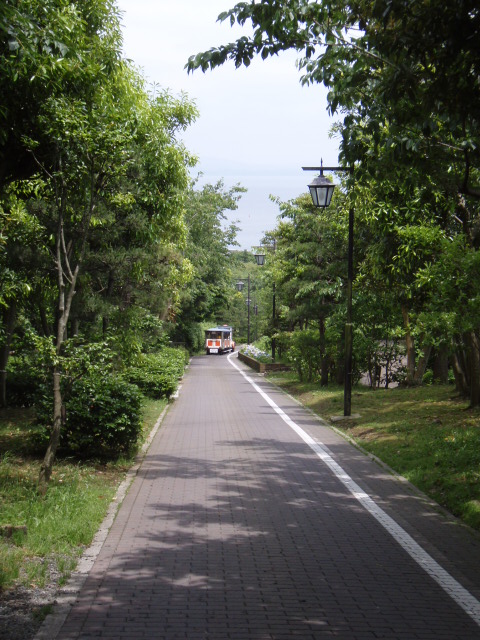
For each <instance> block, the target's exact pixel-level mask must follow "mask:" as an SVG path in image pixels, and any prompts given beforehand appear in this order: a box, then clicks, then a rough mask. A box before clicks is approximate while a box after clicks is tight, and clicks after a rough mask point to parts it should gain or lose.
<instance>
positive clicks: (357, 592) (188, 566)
mask: <svg viewBox="0 0 480 640" xmlns="http://www.w3.org/2000/svg"><path fill="white" fill-rule="evenodd" d="M237 363H238V361H237V359H236V358H235V364H237ZM239 366H240V367H242V368H244V367H243V365H239ZM249 375H252V377H255V379H256V380H257V381H258V383H259V385H260V386H261V387H262V389H264V390H266V391H267V393H268V394H269V395H270V396H271V397H272V398H274V399H275V402H276V403H277V404H278V405H279V406H281V408H282V409H283V410H284V411H285V412H286V413H288V415H290V416H291V417H292V419H293V420H295V422H296V423H297V424H298V425H300V426H301V428H302V429H304V430H305V431H306V432H307V433H309V434H310V435H312V437H314V438H317V439H320V440H322V442H324V443H325V444H326V445H327V447H328V449H329V450H330V451H331V452H332V455H333V456H334V458H335V459H336V460H337V461H338V462H339V464H341V465H342V468H343V469H346V470H347V472H348V473H349V474H350V475H351V476H352V478H354V480H355V481H356V482H357V483H359V484H360V485H361V486H362V488H363V489H364V490H365V491H367V492H368V493H369V494H370V495H371V496H372V497H374V499H375V500H377V501H378V503H379V504H380V505H381V506H382V508H383V509H385V511H386V512H387V513H389V514H390V515H391V516H393V517H394V518H395V519H396V521H397V522H399V523H400V524H401V525H402V527H404V529H405V530H406V531H408V533H409V534H410V535H412V536H413V537H415V539H416V540H417V541H418V542H419V543H420V544H422V546H423V547H424V548H425V549H426V550H427V551H428V553H430V554H431V555H432V556H433V557H435V558H436V559H437V560H438V561H439V562H440V563H441V564H442V566H444V567H445V568H446V569H447V570H448V571H449V572H450V573H451V574H452V575H453V576H454V577H455V578H456V579H457V580H459V581H460V582H461V583H462V584H463V585H464V586H465V587H467V588H468V589H469V590H470V592H471V593H473V594H474V595H476V597H477V598H478V597H479V595H480V590H479V587H480V572H479V569H480V545H479V541H478V537H476V536H475V535H471V533H470V532H469V530H467V529H465V528H463V527H459V526H458V525H456V524H454V523H453V521H452V520H451V519H446V518H444V517H443V516H442V515H439V513H438V512H437V511H436V510H435V509H433V508H432V507H431V505H430V504H429V503H428V501H426V500H424V499H422V498H421V497H418V496H416V494H415V493H414V492H412V491H411V490H410V488H409V486H408V485H407V484H405V483H402V482H400V481H398V480H396V479H395V478H393V477H392V476H390V475H389V474H388V473H387V472H386V471H385V470H384V469H382V468H381V467H380V466H379V465H377V464H376V463H374V462H372V461H371V460H369V459H368V458H366V457H365V456H363V454H361V453H360V452H358V451H357V450H356V449H354V448H353V447H352V446H351V445H350V444H348V443H346V442H345V441H344V440H343V439H342V438H340V437H339V436H338V435H337V434H335V433H334V432H333V431H332V430H330V429H328V428H326V427H324V426H322V425H320V424H319V423H318V421H316V420H315V419H314V418H312V417H311V416H310V415H309V414H308V412H305V411H304V410H303V409H302V408H300V407H299V406H298V405H296V404H295V403H294V402H293V401H292V400H291V399H289V398H288V397H287V396H284V395H283V394H281V393H280V392H279V391H277V390H275V389H274V388H272V387H270V385H268V383H266V382H265V381H264V380H263V378H260V377H259V376H256V375H255V374H250V373H249ZM56 637H57V638H58V640H74V639H82V640H87V639H91V638H115V639H118V640H124V639H127V638H128V639H132V640H134V639H135V640H137V639H138V638H149V639H158V640H160V639H162V640H173V639H186V640H196V639H203V640H205V639H207V640H226V639H230V638H231V639H237V640H250V639H256V640H257V639H258V640H260V639H261V640H267V639H278V640H281V639H283V638H301V639H305V640H306V639H310V638H312V639H313V638H315V639H319V638H341V639H343V640H366V639H374V638H388V639H389V640H395V639H399V640H400V639H404V640H414V639H431V640H441V639H445V640H454V639H458V640H470V639H477V638H478V639H480V628H479V626H478V625H477V624H476V623H475V622H474V621H473V620H472V618H471V617H469V616H468V615H467V614H466V613H465V612H464V611H463V610H462V609H461V608H460V607H459V606H458V605H457V604H456V603H455V602H454V601H453V600H452V598H451V597H450V596H448V595H447V594H446V593H445V592H444V590H442V589H441V588H440V587H439V586H438V584H437V583H436V582H434V580H433V579H432V578H431V577H429V576H428V575H427V574H426V573H425V572H424V571H423V570H422V569H421V568H420V567H419V566H418V565H417V564H416V563H415V562H414V561H413V560H412V558H411V557H410V556H409V555H408V554H407V553H406V552H405V551H404V550H403V549H402V548H401V547H400V545H398V544H397V543H396V542H395V541H394V540H393V539H392V537H391V535H390V534H389V533H388V532H387V531H385V529H384V528H383V527H381V526H380V525H379V524H378V522H377V521H376V520H375V519H374V518H373V517H372V516H371V515H370V513H368V512H367V511H366V510H365V509H364V508H363V507H362V506H361V504H360V503H359V502H358V501H357V500H356V499H355V498H354V497H353V496H352V495H351V494H350V493H349V492H348V491H347V490H346V488H345V487H344V485H343V484H342V483H341V482H340V481H339V480H338V478H336V477H335V476H334V475H333V473H332V472H331V471H330V470H329V469H328V467H326V466H325V464H323V462H322V461H321V460H319V459H318V457H317V456H315V454H314V453H313V452H312V450H311V449H310V448H309V447H308V446H307V445H306V444H305V443H304V442H303V441H302V440H301V439H300V438H299V436H298V435H297V434H296V433H295V432H294V431H292V429H290V428H289V427H288V426H287V425H286V424H285V422H284V421H283V420H282V419H281V418H280V417H279V416H278V415H277V414H276V413H275V412H274V411H273V410H272V409H271V407H270V406H268V404H267V403H266V401H265V399H264V398H263V397H262V396H261V395H260V394H259V393H257V392H256V391H255V390H254V389H253V387H252V386H251V385H250V384H249V383H248V382H247V381H246V380H245V379H244V378H243V377H242V376H241V375H240V373H239V372H238V371H237V370H236V369H235V368H234V367H233V366H232V365H231V364H230V363H229V361H228V359H227V357H226V356H222V357H215V356H210V357H206V356H204V357H199V358H195V359H193V361H192V364H191V366H190V368H189V370H188V373H187V375H186V378H185V381H184V384H183V388H182V391H181V393H180V397H179V399H178V400H177V401H175V402H174V404H173V405H172V406H171V408H170V409H169V411H168V413H167V415H166V418H165V420H164V423H163V425H162V427H161V429H160V430H159V432H158V433H157V435H156V437H155V439H154V441H153V443H152V445H151V447H150V450H149V452H148V455H147V457H146V459H145V461H144V462H143V464H142V466H141V467H140V470H139V473H138V475H137V477H136V478H135V480H134V482H133V484H132V486H131V488H130V490H129V492H128V495H127V497H126V498H125V500H124V502H123V504H122V506H121V508H120V510H119V513H118V515H117V518H116V520H115V522H114V524H113V526H112V528H111V531H110V533H109V535H108V537H107V540H106V542H105V544H104V545H103V547H102V550H101V552H100V554H99V556H98V558H97V560H96V562H95V564H94V566H93V569H92V570H91V571H90V574H89V576H88V578H87V580H86V582H85V584H84V587H83V589H82V591H81V592H80V594H79V595H78V598H77V602H76V603H75V605H74V606H73V607H72V610H71V611H70V614H69V615H68V617H67V619H66V620H65V623H64V624H63V627H62V629H61V631H60V632H59V634H58V635H57V636H56Z"/></svg>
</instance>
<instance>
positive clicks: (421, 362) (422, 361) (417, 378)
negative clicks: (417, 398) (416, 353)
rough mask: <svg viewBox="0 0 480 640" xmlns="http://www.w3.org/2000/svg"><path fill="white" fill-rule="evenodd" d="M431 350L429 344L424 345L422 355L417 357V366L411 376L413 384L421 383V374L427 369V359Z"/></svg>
mask: <svg viewBox="0 0 480 640" xmlns="http://www.w3.org/2000/svg"><path fill="white" fill-rule="evenodd" d="M431 351H432V347H431V346H428V347H424V349H423V355H422V356H421V357H420V358H419V359H418V364H417V368H416V370H415V374H414V376H413V382H414V384H422V381H423V376H424V374H425V371H426V370H427V365H428V359H429V358H430V353H431Z"/></svg>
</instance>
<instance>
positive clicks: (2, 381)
mask: <svg viewBox="0 0 480 640" xmlns="http://www.w3.org/2000/svg"><path fill="white" fill-rule="evenodd" d="M3 318H4V326H5V342H4V343H3V345H2V348H1V349H0V406H1V407H6V406H7V364H8V357H9V355H10V345H11V343H12V336H13V330H14V328H15V321H16V318H17V303H16V301H13V302H12V303H11V304H10V306H9V307H8V308H7V309H6V310H5V312H4V314H3Z"/></svg>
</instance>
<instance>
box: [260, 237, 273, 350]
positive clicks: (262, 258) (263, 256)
mask: <svg viewBox="0 0 480 640" xmlns="http://www.w3.org/2000/svg"><path fill="white" fill-rule="evenodd" d="M276 248H277V241H276V240H274V241H273V252H274V253H275V250H276ZM255 260H256V261H257V264H258V265H259V266H260V267H263V265H264V264H265V254H264V253H257V254H255ZM272 321H273V333H275V281H273V306H272ZM275 346H276V343H275V336H272V360H273V362H275Z"/></svg>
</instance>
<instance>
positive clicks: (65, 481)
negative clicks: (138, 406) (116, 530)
mask: <svg viewBox="0 0 480 640" xmlns="http://www.w3.org/2000/svg"><path fill="white" fill-rule="evenodd" d="M166 404H167V400H166V399H157V400H144V402H143V405H142V418H141V433H140V437H139V444H141V443H142V441H143V440H144V439H145V438H146V437H147V436H148V434H149V433H150V431H151V429H152V428H153V426H154V425H155V423H156V421H157V419H158V417H159V416H160V414H161V412H162V411H163V409H164V408H165V406H166ZM37 431H38V427H37V426H36V424H35V416H34V411H33V409H25V408H11V409H3V410H0V513H1V520H0V532H1V535H0V591H1V590H2V589H8V588H11V587H12V586H15V587H18V586H24V587H27V588H34V587H43V586H45V585H46V584H50V583H52V582H56V583H57V584H59V585H62V584H63V583H64V582H65V581H66V580H67V579H68V577H69V575H70V572H71V571H72V570H73V569H74V568H75V566H76V563H77V561H78V558H79V556H80V555H81V553H82V552H83V551H84V549H85V548H86V547H88V545H89V544H90V543H91V542H92V539H93V537H94V535H95V533H96V532H97V530H98V528H99V526H100V524H101V522H102V520H103V518H104V517H105V514H106V512H107V509H108V507H109V505H110V503H111V501H112V498H113V496H114V495H115V492H116V489H117V487H118V486H119V484H120V483H121V481H122V480H123V479H124V477H125V474H126V472H127V470H128V469H129V468H130V466H131V465H132V464H133V460H134V455H133V453H131V454H130V455H128V456H124V457H118V458H116V459H115V460H112V461H105V460H92V459H90V460H83V461H82V460H79V459H78V458H75V457H72V456H71V455H65V456H60V457H59V459H58V460H57V464H56V465H55V469H54V471H53V473H52V477H51V481H50V486H49V491H48V492H47V494H46V495H45V496H44V497H42V498H39V496H38V487H37V480H38V473H39V468H40V464H41V456H40V455H39V453H40V452H39V451H38V449H37V448H36V446H35V442H36V439H35V435H36V433H37Z"/></svg>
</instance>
